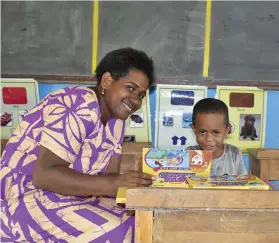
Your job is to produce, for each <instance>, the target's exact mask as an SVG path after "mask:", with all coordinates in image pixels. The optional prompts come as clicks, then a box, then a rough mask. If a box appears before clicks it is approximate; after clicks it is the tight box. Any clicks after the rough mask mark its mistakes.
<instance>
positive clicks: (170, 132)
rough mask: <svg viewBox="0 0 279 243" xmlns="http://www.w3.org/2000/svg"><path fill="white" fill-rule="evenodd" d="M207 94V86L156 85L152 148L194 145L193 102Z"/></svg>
mask: <svg viewBox="0 0 279 243" xmlns="http://www.w3.org/2000/svg"><path fill="white" fill-rule="evenodd" d="M206 97H207V87H204V86H186V85H163V84H161V85H157V97H156V98H157V99H156V100H157V102H156V104H157V109H156V120H155V124H156V126H155V127H156V128H155V147H159V148H175V147H187V146H191V145H196V138H195V136H194V133H193V131H192V129H191V124H192V112H193V107H194V105H195V104H196V103H197V102H198V101H199V100H201V99H203V98H206Z"/></svg>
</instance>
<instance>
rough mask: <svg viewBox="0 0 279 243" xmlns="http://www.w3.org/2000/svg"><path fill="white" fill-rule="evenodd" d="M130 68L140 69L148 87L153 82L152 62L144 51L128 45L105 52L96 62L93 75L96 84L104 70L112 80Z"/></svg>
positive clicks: (125, 73)
mask: <svg viewBox="0 0 279 243" xmlns="http://www.w3.org/2000/svg"><path fill="white" fill-rule="evenodd" d="M132 69H137V70H139V71H142V72H143V73H144V74H145V75H146V76H147V78H148V82H149V87H150V86H152V84H153V83H154V80H155V77H154V64H153V60H152V59H151V58H149V57H148V56H147V55H146V53H145V52H144V51H140V50H136V49H133V48H130V47H127V48H121V49H117V50H114V51H111V52H109V53H107V54H106V55H105V56H104V58H103V59H102V60H101V61H100V63H99V64H98V66H97V68H96V70H95V73H96V74H95V75H96V78H97V81H98V84H99V83H100V82H101V79H102V76H103V74H104V73H105V72H109V73H110V74H111V76H112V78H113V79H114V80H118V79H119V78H122V77H125V76H127V75H128V74H129V71H131V70H132Z"/></svg>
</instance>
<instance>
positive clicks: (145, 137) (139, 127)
mask: <svg viewBox="0 0 279 243" xmlns="http://www.w3.org/2000/svg"><path fill="white" fill-rule="evenodd" d="M150 129H151V128H150V107H149V92H147V93H146V96H145V97H144V99H143V100H142V106H141V108H140V109H139V110H138V111H137V112H135V113H133V114H132V115H131V116H130V117H129V118H128V119H127V120H126V128H125V138H126V139H125V141H126V142H151V130H150ZM131 138H132V140H131Z"/></svg>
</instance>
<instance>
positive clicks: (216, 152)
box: [192, 113, 230, 158]
mask: <svg viewBox="0 0 279 243" xmlns="http://www.w3.org/2000/svg"><path fill="white" fill-rule="evenodd" d="M192 129H193V131H194V133H195V135H196V138H197V143H198V144H199V146H200V147H201V148H202V149H203V150H209V151H212V152H213V158H218V157H220V156H221V155H222V153H223V151H224V146H223V144H224V139H225V136H226V135H227V134H228V133H229V131H230V126H226V125H225V119H224V115H223V114H218V113H215V114H214V113H212V114H197V117H196V124H195V126H192Z"/></svg>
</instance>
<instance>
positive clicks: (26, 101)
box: [1, 79, 39, 139]
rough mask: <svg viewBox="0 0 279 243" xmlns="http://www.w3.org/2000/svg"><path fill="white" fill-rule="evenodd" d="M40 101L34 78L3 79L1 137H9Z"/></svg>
mask: <svg viewBox="0 0 279 243" xmlns="http://www.w3.org/2000/svg"><path fill="white" fill-rule="evenodd" d="M38 102H39V92H38V83H37V81H36V80H34V79H1V138H2V139H9V138H10V137H11V134H12V132H13V131H14V130H15V129H16V127H17V126H18V124H19V123H20V122H21V121H22V119H23V118H24V116H25V115H26V114H27V112H28V111H29V110H30V109H32V108H33V107H34V106H35V105H36V104H38Z"/></svg>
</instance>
